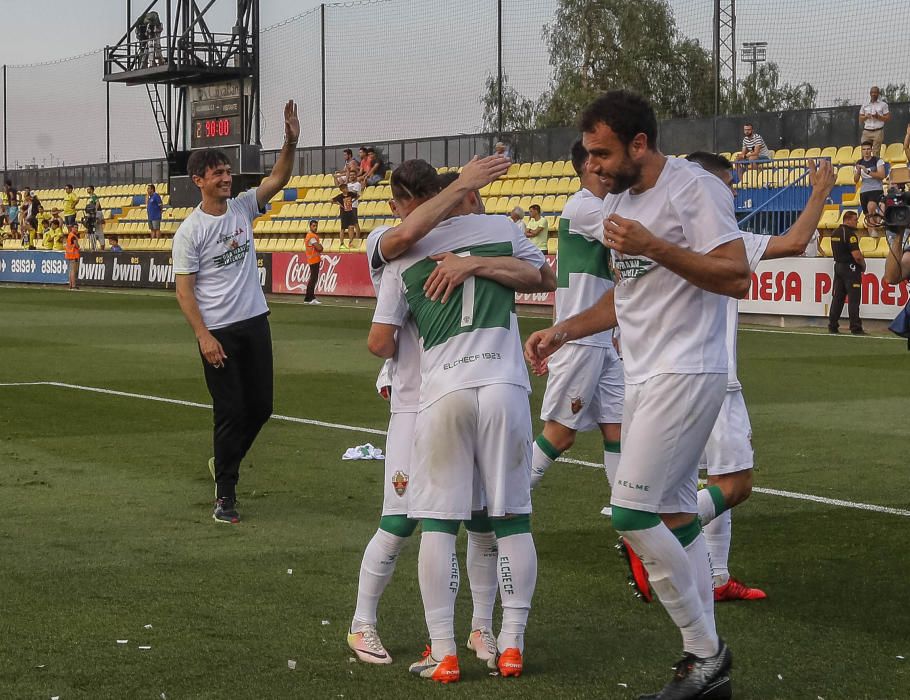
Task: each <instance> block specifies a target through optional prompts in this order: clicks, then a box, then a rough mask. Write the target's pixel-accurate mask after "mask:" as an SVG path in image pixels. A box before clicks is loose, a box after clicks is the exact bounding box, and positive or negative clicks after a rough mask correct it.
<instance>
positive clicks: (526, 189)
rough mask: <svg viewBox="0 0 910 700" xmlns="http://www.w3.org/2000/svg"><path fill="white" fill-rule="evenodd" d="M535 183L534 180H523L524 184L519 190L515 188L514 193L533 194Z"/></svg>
mask: <svg viewBox="0 0 910 700" xmlns="http://www.w3.org/2000/svg"><path fill="white" fill-rule="evenodd" d="M536 183H537V181H536V180H525V184H524V186H523V187H522V188H521V192H518V191H517V190H516V192H515V194H520V195H524V196H530V195H532V194H534V186H535V184H536Z"/></svg>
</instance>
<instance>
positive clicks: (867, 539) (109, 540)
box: [0, 287, 910, 700]
mask: <svg viewBox="0 0 910 700" xmlns="http://www.w3.org/2000/svg"><path fill="white" fill-rule="evenodd" d="M272 311H273V313H272V329H273V334H274V344H275V357H276V399H275V410H276V412H277V413H281V414H285V415H288V416H297V417H303V418H311V419H318V420H321V421H328V422H333V423H340V424H346V425H352V426H365V427H371V428H376V429H384V428H385V427H386V424H387V420H388V414H387V405H386V404H385V402H383V401H382V400H381V399H380V398H379V397H378V396H376V394H375V391H374V388H373V385H374V380H375V375H376V371H377V369H378V367H379V362H378V360H376V359H375V358H373V357H371V356H370V355H369V354H368V353H367V350H366V347H365V339H366V332H367V328H368V325H369V321H370V311H369V309H368V307H366V306H361V307H360V308H357V307H353V308H352V307H342V306H340V305H333V304H332V303H327V304H325V305H324V306H322V307H318V308H314V307H305V306H302V305H300V304H295V303H274V304H273V305H272ZM544 323H545V321H544V319H540V318H536V319H535V318H532V319H524V318H523V319H522V321H521V327H522V332H523V333H525V334H527V333H528V332H530V331H531V330H534V329H536V328H539V327H541V326H542V325H543V324H544ZM0 328H2V331H0V358H2V360H0V382H2V383H10V382H31V381H56V382H67V383H72V384H79V385H85V386H93V387H104V388H109V389H115V390H120V391H125V392H135V393H138V394H144V395H153V396H161V397H169V398H173V399H183V400H187V401H196V402H203V403H208V401H209V397H208V395H207V393H206V390H205V386H204V383H203V379H202V372H201V368H200V361H199V358H198V356H197V354H196V351H195V348H194V343H193V339H192V335H191V333H190V331H189V329H188V327H187V326H186V324H185V323H184V321H183V319H182V317H181V315H180V313H179V311H178V309H177V306H176V303H175V301H174V299H173V297H172V296H171V295H169V294H154V293H110V292H101V291H83V292H81V293H77V294H69V293H67V292H66V291H65V290H62V289H39V288H15V287H3V288H0ZM740 364H741V377H742V380H743V384H744V386H745V394H746V400H747V402H748V405H749V408H750V411H751V416H752V421H753V425H754V442H755V446H756V456H757V465H758V470H757V472H756V485H757V486H760V487H766V488H776V489H782V490H788V491H793V492H799V493H805V494H814V495H817V496H824V497H828V498H837V499H843V500H847V501H851V502H857V503H867V504H873V505H880V506H889V507H892V508H898V509H903V510H907V509H908V508H910V470H908V468H907V446H908V442H907V440H906V435H907V424H908V414H907V405H908V403H907V394H908V393H910V355H908V353H907V351H906V346H905V345H904V344H903V343H902V342H900V341H896V340H890V339H889V340H885V339H882V338H852V337H850V336H846V337H844V336H840V337H829V336H817V335H811V334H785V333H771V332H748V331H744V332H741V334H740ZM542 390H543V383H542V382H540V381H537V380H535V392H534V395H533V396H532V404H533V409H534V411H535V412H536V411H537V410H538V409H539V405H540V399H541V396H542ZM210 430H211V414H210V412H208V411H206V410H203V409H200V408H195V407H191V406H177V405H172V404H167V403H160V402H153V401H149V400H142V399H137V398H128V397H117V396H110V395H103V394H97V393H89V392H86V391H79V390H73V389H65V388H59V387H53V386H19V387H14V386H3V387H0V495H2V499H0V502H2V504H3V508H4V512H3V515H2V517H0V698H4V699H5V698H11V699H16V700H18V699H20V698H29V699H30V698H36V699H41V698H43V699H45V700H46V699H47V698H50V697H52V696H59V697H60V698H61V700H71V699H73V698H90V699H96V698H127V699H139V698H148V699H150V700H156V699H157V698H161V697H165V698H167V699H168V700H176V699H182V698H225V697H230V698H244V699H245V698H250V699H256V700H258V699H268V698H342V697H343V698H347V699H351V698H371V699H372V698H412V697H413V698H424V697H443V696H444V697H464V698H468V697H471V698H476V697H495V698H538V697H540V698H548V699H549V700H552V699H554V698H560V699H561V698H608V699H609V698H630V697H631V698H634V697H637V695H638V693H641V692H648V691H653V690H655V689H657V688H658V687H660V686H661V685H662V684H663V683H664V682H665V681H666V680H667V679H668V678H669V675H670V667H671V665H672V663H673V662H675V660H676V658H677V655H678V652H679V647H680V644H679V638H678V635H677V633H676V631H675V630H674V628H673V626H672V624H671V623H670V621H669V619H668V617H667V615H666V614H665V613H664V612H663V610H662V609H661V608H660V607H659V606H658V605H651V606H645V605H643V604H642V603H640V602H638V601H636V600H635V599H633V598H632V596H631V594H630V591H629V588H628V586H627V584H626V579H625V571H624V568H623V565H622V562H621V560H620V559H619V558H618V556H617V555H616V554H615V553H614V550H613V543H614V541H615V533H614V531H613V530H612V528H611V527H610V522H609V520H608V519H606V518H604V517H602V516H600V515H599V511H600V508H601V507H602V506H603V505H605V504H606V503H607V501H608V490H607V485H606V481H605V479H604V477H603V474H602V472H600V471H598V470H595V469H591V468H588V467H583V466H577V465H570V464H559V465H556V466H554V467H553V469H552V470H551V472H550V473H549V474H548V475H547V479H546V480H545V481H544V483H543V485H542V486H541V487H540V489H539V491H537V492H536V493H535V503H534V506H535V514H534V528H535V537H536V541H537V545H538V549H539V557H540V569H539V581H538V587H537V594H536V597H535V600H534V609H533V611H532V617H531V621H530V626H529V629H528V634H527V654H526V673H525V675H524V676H523V677H521V678H520V679H502V678H491V677H489V676H488V674H487V672H486V670H485V668H483V667H482V666H481V664H480V662H478V661H476V660H475V659H473V658H471V657H469V655H468V653H467V652H463V653H462V654H461V665H462V678H463V680H462V682H461V683H459V684H457V685H455V686H452V687H437V686H435V685H433V684H430V683H428V682H426V681H421V680H419V679H416V678H412V677H409V675H408V673H407V665H408V663H410V662H411V661H413V660H415V659H416V658H418V656H419V653H420V652H421V650H422V649H423V645H424V643H425V637H426V630H425V626H424V622H423V614H422V609H421V605H420V597H419V591H418V588H417V581H416V553H417V541H416V538H415V540H414V541H413V542H411V543H409V545H408V546H407V547H406V548H405V551H404V553H403V555H402V558H401V560H400V563H399V565H398V570H397V572H396V574H395V577H394V579H393V580H392V583H391V584H390V586H389V588H388V590H387V593H386V595H385V597H384V599H383V601H382V605H381V607H380V632H381V634H382V636H383V640H384V641H385V643H386V645H387V647H388V648H389V650H390V652H391V654H392V656H393V657H394V658H395V663H394V664H393V665H391V666H386V667H371V666H367V665H364V664H359V663H351V661H350V657H351V654H350V652H349V650H348V649H347V646H346V645H345V640H344V635H345V631H346V626H347V624H348V622H349V620H350V617H351V614H352V612H353V607H354V597H355V591H356V585H357V572H358V568H359V564H360V556H361V553H362V551H363V548H364V546H365V545H366V543H367V541H368V539H369V537H370V536H371V534H372V533H373V531H374V529H375V527H376V524H377V521H378V516H379V507H380V500H381V480H382V467H381V465H380V463H378V462H342V461H341V459H340V457H341V454H342V452H343V451H344V449H345V448H346V447H350V446H352V445H355V444H360V443H363V442H366V441H368V440H369V441H373V442H376V443H379V444H382V443H383V438H382V436H376V435H364V434H362V433H357V432H349V431H345V430H340V429H336V428H326V427H319V426H313V425H306V424H300V423H292V422H287V421H280V420H272V421H271V422H270V423H269V424H268V425H267V426H266V427H265V429H264V430H263V432H262V434H261V435H260V437H259V439H258V441H257V443H256V445H255V446H254V448H253V450H252V451H251V453H250V455H249V456H248V458H247V459H246V460H245V462H244V465H243V468H242V472H241V482H240V488H239V498H240V501H241V503H240V505H241V513H242V515H243V516H244V518H245V520H244V522H243V523H242V524H241V525H240V526H239V527H229V526H223V525H217V524H215V523H214V522H212V520H211V517H210V511H211V505H210V504H211V500H212V484H211V481H210V477H209V475H208V471H207V468H206V460H207V459H208V457H209V455H210V452H211V446H210V445H211V433H210ZM570 456H573V457H575V458H578V459H583V460H589V461H598V459H599V457H600V454H599V444H598V441H597V439H596V437H595V436H594V435H590V434H589V435H585V436H583V437H582V438H581V439H580V440H579V442H578V444H577V445H576V447H575V448H574V449H573V450H572V451H571V454H570ZM908 533H910V518H908V517H906V515H899V514H889V513H883V512H875V511H868V510H859V509H856V508H848V507H839V506H834V505H830V504H823V503H817V502H811V501H806V500H796V499H791V498H783V497H780V496H772V495H767V494H760V493H756V494H755V495H753V497H752V499H751V500H750V501H749V502H747V503H746V504H744V505H743V506H741V507H740V508H738V509H737V510H736V512H735V516H734V528H733V552H732V557H731V568H732V570H733V572H734V574H735V575H737V576H738V577H740V578H742V579H744V580H745V581H747V582H749V583H753V584H755V585H760V586H762V587H764V588H765V589H766V590H767V591H768V593H769V596H770V597H769V599H768V600H767V601H763V602H758V603H737V604H730V603H726V604H722V605H720V606H718V609H717V618H718V627H719V630H720V632H721V634H722V635H723V636H724V637H725V638H726V639H727V641H728V642H729V644H730V646H731V648H732V650H733V653H734V658H735V661H734V689H735V697H737V698H740V699H746V698H752V699H755V700H772V699H781V700H796V699H806V700H818V699H820V698H824V700H857V699H860V698H869V699H874V700H884V699H894V700H901V699H904V698H908V697H910V612H908V604H907V600H908V598H910V583H908V573H910V544H908V543H910V537H908ZM462 551H463V543H462ZM288 569H292V570H293V573H292V574H290V575H289V574H288ZM463 578H464V577H463ZM469 614H470V595H469V591H468V586H467V581H466V579H465V580H463V582H462V591H461V593H460V594H459V605H458V618H457V634H458V637H459V640H460V641H463V640H464V638H466V636H467V633H468V625H469ZM146 625H151V627H150V628H147V627H146ZM118 639H119V640H122V639H126V640H129V641H128V643H127V644H123V645H120V644H117V640H118ZM140 645H142V646H150V647H151V648H150V649H148V650H140V648H139V646H140ZM899 657H906V659H901V658H899ZM288 660H296V662H297V667H296V670H293V671H291V670H289V668H288V663H287V662H288ZM162 693H164V696H162Z"/></svg>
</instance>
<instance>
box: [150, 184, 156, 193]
mask: <svg viewBox="0 0 910 700" xmlns="http://www.w3.org/2000/svg"><path fill="white" fill-rule="evenodd" d="M149 187H151V188H152V192H154V191H155V186H154V185H151V184H150V185H149Z"/></svg>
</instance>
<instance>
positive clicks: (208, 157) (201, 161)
mask: <svg viewBox="0 0 910 700" xmlns="http://www.w3.org/2000/svg"><path fill="white" fill-rule="evenodd" d="M230 164H231V161H230V160H228V157H227V154H225V153H224V151H219V150H218V149H217V148H203V149H202V150H199V151H193V152H192V153H191V154H190V157H189V158H188V159H187V161H186V173H187V175H189V176H190V177H193V176H198V177H205V173H206V171H207V170H208V169H209V168H217V167H218V166H219V165H230ZM152 188H154V185H152Z"/></svg>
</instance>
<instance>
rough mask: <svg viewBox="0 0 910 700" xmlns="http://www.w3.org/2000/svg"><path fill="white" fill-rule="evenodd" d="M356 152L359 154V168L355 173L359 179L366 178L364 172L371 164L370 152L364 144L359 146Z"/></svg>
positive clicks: (367, 170) (365, 172)
mask: <svg viewBox="0 0 910 700" xmlns="http://www.w3.org/2000/svg"><path fill="white" fill-rule="evenodd" d="M358 154H359V155H360V163H358V166H359V168H358V170H357V174H358V175H359V176H360V178H361V179H366V174H367V173H368V172H369V170H370V168H371V167H372V166H373V162H372V158H371V157H370V152H369V150H368V149H367V147H366V146H361V147H360V150H359V151H358Z"/></svg>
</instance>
